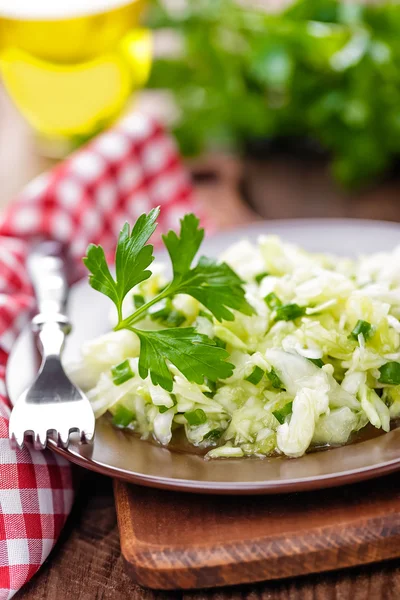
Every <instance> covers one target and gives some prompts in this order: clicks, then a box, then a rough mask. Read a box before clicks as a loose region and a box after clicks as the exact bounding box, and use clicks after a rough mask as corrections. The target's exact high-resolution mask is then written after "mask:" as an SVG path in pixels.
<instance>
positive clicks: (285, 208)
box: [0, 87, 400, 600]
mask: <svg viewBox="0 0 400 600" xmlns="http://www.w3.org/2000/svg"><path fill="white" fill-rule="evenodd" d="M50 164H51V161H48V160H46V159H42V158H41V157H40V156H38V154H37V153H36V151H35V146H34V142H33V140H32V137H31V135H30V134H29V131H28V129H27V127H26V126H25V124H24V123H23V121H22V120H21V118H20V117H19V115H18V114H17V112H16V111H15V110H14V109H13V108H12V107H11V105H10V103H9V101H8V99H7V98H6V97H5V95H4V93H3V92H2V90H1V87H0V207H4V206H5V205H6V204H7V203H8V202H9V201H10V200H11V199H12V197H13V196H14V195H15V194H16V193H17V192H18V190H19V189H20V188H21V187H22V185H24V184H25V183H26V182H27V181H29V179H31V178H32V177H33V176H34V175H35V174H37V173H39V172H40V171H42V170H43V169H45V168H47V167H48V166H49V165H50ZM211 164H212V165H215V164H218V165H219V172H220V173H222V176H221V178H220V181H221V179H222V181H223V183H224V185H223V186H222V188H223V189H222V191H221V186H220V185H216V182H215V180H213V179H212V178H211V179H210V178H207V177H204V176H202V177H201V180H202V184H201V185H200V186H199V191H198V196H199V199H200V201H201V203H202V204H203V205H204V206H205V207H206V208H207V209H208V210H209V211H210V212H211V211H212V213H213V216H214V218H215V220H216V222H217V223H218V224H219V225H220V226H222V227H229V226H234V225H236V224H238V223H243V222H246V221H249V220H252V219H254V218H256V217H255V215H254V213H252V212H250V211H249V209H248V208H247V207H246V206H245V205H244V204H243V203H242V201H241V198H240V195H239V193H238V192H237V191H235V192H234V195H233V199H232V194H231V192H230V191H228V188H229V189H232V184H236V183H238V181H239V180H240V178H241V177H242V175H243V174H245V179H246V185H245V186H244V188H245V191H246V195H247V197H248V198H249V200H250V201H251V203H252V205H253V206H254V207H255V208H256V209H257V210H258V212H259V213H260V214H261V215H263V216H264V217H265V218H281V217H285V218H288V217H289V218H290V217H305V216H307V217H309V216H327V217H332V216H339V217H340V216H352V217H364V218H377V219H388V220H395V221H400V183H399V182H398V181H395V180H392V181H391V182H388V183H382V184H381V185H378V186H376V187H375V188H373V189H369V190H366V191H364V192H362V193H359V194H354V195H349V194H347V193H344V192H343V191H341V190H340V189H338V188H337V187H336V186H335V185H334V184H333V183H332V181H331V179H330V178H329V175H328V174H327V169H326V167H325V166H324V165H323V164H321V163H320V162H319V161H317V162H315V161H310V160H305V159H293V158H288V157H275V158H271V157H270V158H266V159H264V160H257V161H255V160H252V161H247V162H246V163H245V164H244V165H243V164H241V163H238V162H237V161H235V160H232V159H225V158H218V159H217V162H216V161H215V160H214V159H213V160H212V161H211ZM199 170H200V171H201V168H200V169H199ZM205 171H206V174H207V172H209V171H210V161H208V164H207V165H206V167H205ZM203 174H204V173H203ZM225 183H226V184H227V185H225ZM383 481H384V480H376V481H375V482H374V483H373V484H372V485H373V486H377V487H378V486H381V485H383ZM332 493H335V492H332ZM208 501H210V500H208ZM261 501H262V499H261ZM15 598H16V599H18V600H21V599H24V600H53V599H54V598H57V600H72V599H74V600H126V599H134V600H170V599H171V600H172V599H177V600H347V599H351V600H365V599H368V600H376V599H385V600H386V599H387V600H398V599H399V598H400V561H399V560H396V561H391V562H386V563H381V564H377V565H372V566H366V567H357V568H353V569H350V570H341V571H337V572H332V573H324V574H319V575H310V576H306V577H298V578H295V579H287V580H282V581H274V582H268V583H262V584H257V585H250V586H239V587H232V588H221V589H219V590H214V591H208V592H151V591H149V590H145V589H143V588H140V587H139V586H137V585H135V584H134V583H133V582H132V581H131V580H130V579H129V577H128V576H127V575H126V574H125V571H124V567H123V560H122V557H121V552H120V545H119V536H118V528H117V522H116V513H115V506H114V499H113V493H112V483H111V481H110V480H108V479H107V478H104V477H102V476H100V475H95V474H92V473H84V476H83V482H82V486H81V489H80V491H79V493H78V495H77V501H76V503H75V507H74V510H73V512H72V514H71V516H70V518H69V520H68V523H67V525H66V527H65V528H64V532H63V535H62V536H61V538H60V540H59V543H58V544H57V546H56V548H55V550H54V551H53V552H52V554H51V555H50V557H49V559H48V560H47V562H46V564H45V565H44V566H43V568H42V569H41V570H40V572H39V573H38V574H37V575H36V576H35V577H34V578H33V580H32V581H31V582H30V583H29V584H28V585H27V586H26V587H25V588H24V589H23V590H22V591H21V592H20V593H19V594H17V595H16V596H15Z"/></svg>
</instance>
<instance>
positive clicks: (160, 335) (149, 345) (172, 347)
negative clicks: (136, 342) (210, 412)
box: [134, 327, 234, 392]
mask: <svg viewBox="0 0 400 600" xmlns="http://www.w3.org/2000/svg"><path fill="white" fill-rule="evenodd" d="M134 331H135V333H136V334H137V335H138V336H139V339H140V357H139V374H140V377H142V379H145V378H146V377H147V375H148V373H149V372H150V377H151V380H152V382H153V383H154V385H160V386H161V387H163V388H164V389H165V390H167V391H169V392H170V391H172V384H173V380H172V375H171V373H170V371H169V369H168V366H167V363H166V361H167V360H168V361H170V362H171V363H172V364H173V365H175V367H176V368H177V369H179V371H180V372H181V373H182V374H183V375H184V376H185V377H186V378H187V379H188V380H189V381H191V382H193V383H198V384H202V383H203V382H204V378H205V377H207V378H208V379H210V380H211V381H216V380H217V379H226V378H227V377H230V376H231V375H232V373H233V369H234V367H233V365H231V364H230V363H228V362H226V361H225V359H226V358H227V357H228V353H227V352H226V350H224V349H223V348H218V347H217V346H215V345H213V341H212V340H211V339H210V338H208V337H207V336H205V335H203V334H200V333H197V331H196V330H195V329H194V328H193V327H184V328H174V329H161V330H160V331H142V330H138V329H135V330H134Z"/></svg>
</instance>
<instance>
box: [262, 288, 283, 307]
mask: <svg viewBox="0 0 400 600" xmlns="http://www.w3.org/2000/svg"><path fill="white" fill-rule="evenodd" d="M264 302H265V303H266V304H267V305H268V306H269V308H270V309H271V310H275V309H276V308H278V307H279V306H282V302H281V301H280V300H279V298H278V296H277V295H276V294H275V292H271V293H270V294H267V295H266V296H265V298H264Z"/></svg>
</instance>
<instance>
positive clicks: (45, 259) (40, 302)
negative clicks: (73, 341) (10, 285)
mask: <svg viewBox="0 0 400 600" xmlns="http://www.w3.org/2000/svg"><path fill="white" fill-rule="evenodd" d="M27 269H28V274H29V277H30V280H31V282H32V285H33V289H34V291H35V296H36V300H37V306H38V310H39V313H38V314H37V315H36V317H35V318H34V320H33V323H34V324H35V325H37V326H40V325H42V324H45V323H49V322H50V323H54V322H57V323H60V325H65V326H67V327H68V326H69V322H68V318H67V316H66V303H67V294H68V282H67V274H66V261H65V258H64V257H63V252H62V245H61V244H59V243H58V242H41V243H40V244H38V245H37V246H36V247H35V248H34V249H33V251H32V252H31V254H30V255H29V257H28V260H27Z"/></svg>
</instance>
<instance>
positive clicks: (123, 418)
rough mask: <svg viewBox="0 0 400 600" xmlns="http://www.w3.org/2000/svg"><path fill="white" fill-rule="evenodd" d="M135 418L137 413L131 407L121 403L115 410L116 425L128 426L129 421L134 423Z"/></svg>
mask: <svg viewBox="0 0 400 600" xmlns="http://www.w3.org/2000/svg"><path fill="white" fill-rule="evenodd" d="M134 418H135V414H134V413H133V412H132V411H131V410H129V408H126V407H125V406H124V405H123V404H120V405H119V406H118V407H117V410H116V411H115V415H114V416H113V420H112V422H113V425H115V426H116V427H128V425H129V423H132V421H133V419H134Z"/></svg>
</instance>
